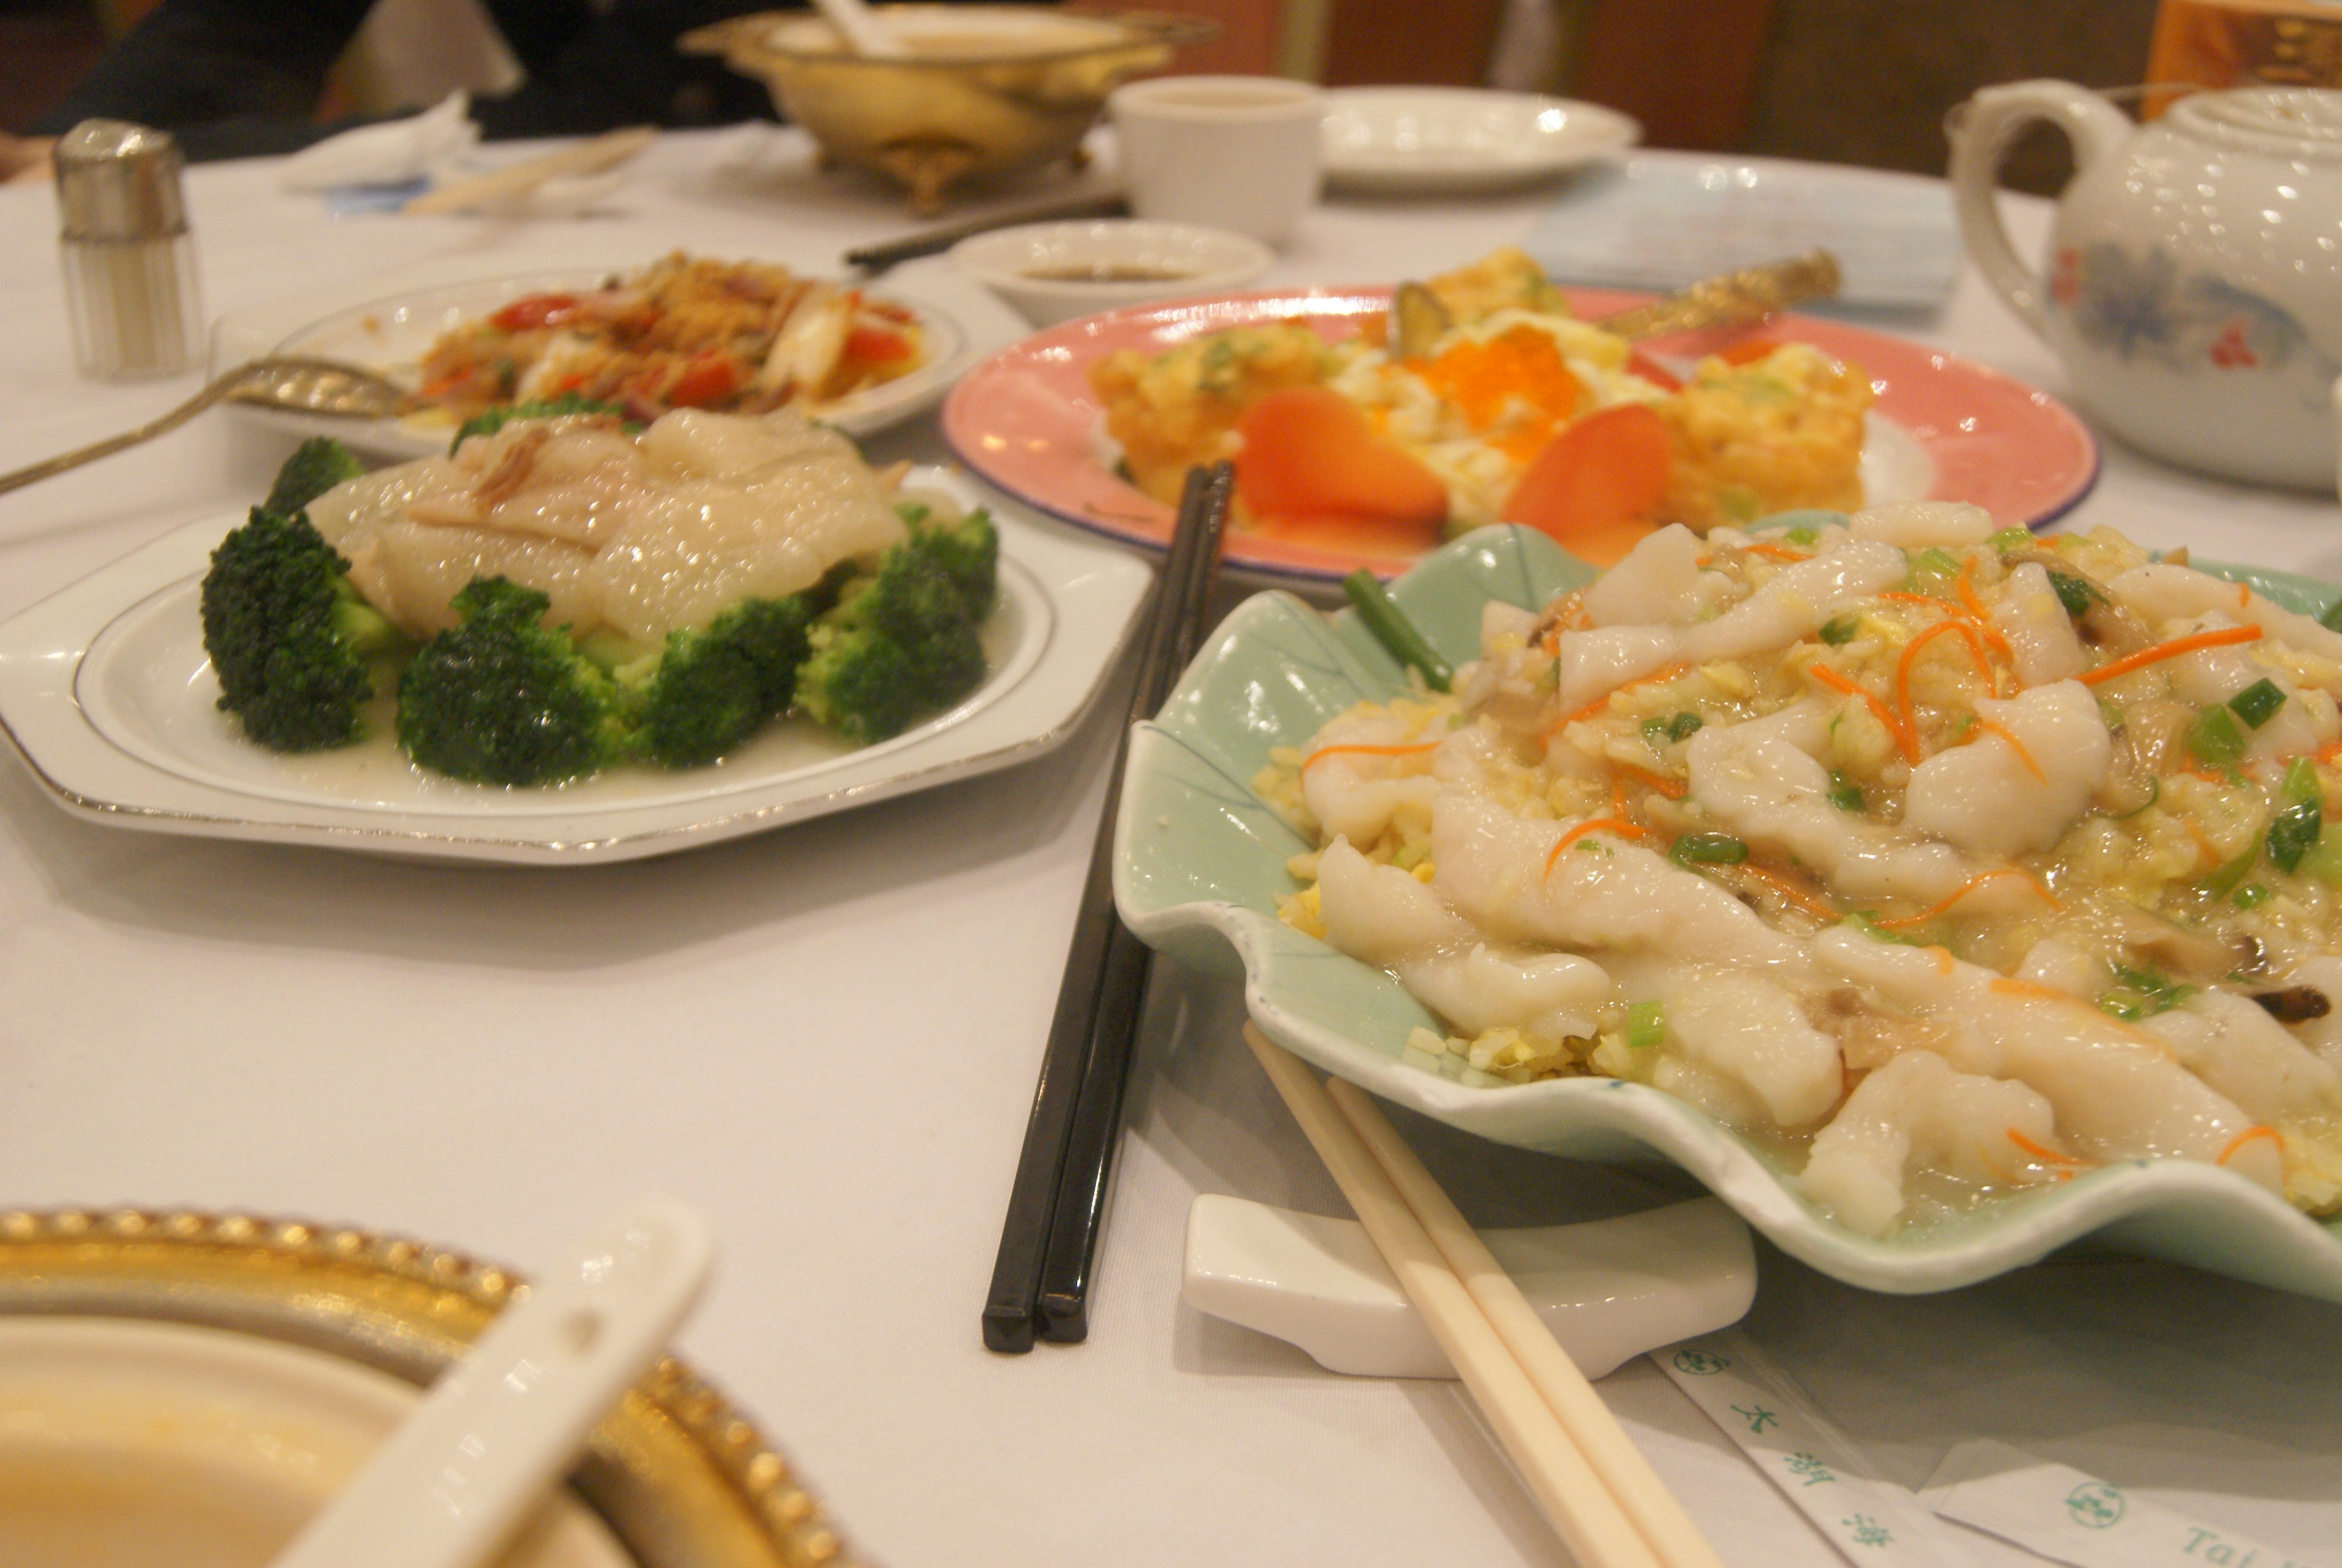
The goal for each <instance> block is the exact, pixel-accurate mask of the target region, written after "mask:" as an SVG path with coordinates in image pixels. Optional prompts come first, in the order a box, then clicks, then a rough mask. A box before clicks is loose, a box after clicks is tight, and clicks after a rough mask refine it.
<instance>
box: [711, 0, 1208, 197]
mask: <svg viewBox="0 0 2342 1568" xmlns="http://www.w3.org/2000/svg"><path fill="white" fill-rule="evenodd" d="M875 9H876V12H877V14H878V15H879V16H880V18H881V19H882V20H883V22H884V24H885V25H886V26H887V27H888V28H889V29H890V30H891V31H892V32H893V33H894V34H895V35H896V37H898V38H900V39H901V40H902V42H903V43H904V45H906V47H907V48H908V49H909V51H910V53H909V54H908V55H906V56H902V57H888V58H882V57H878V56H874V55H856V54H854V53H852V52H851V51H850V50H849V49H848V48H847V47H846V41H845V39H844V38H843V37H842V36H841V35H839V34H838V32H837V31H836V29H835V28H833V27H832V26H831V25H829V24H828V23H827V22H825V21H823V20H822V19H821V18H819V17H818V16H812V15H806V14H804V13H801V12H781V11H767V12H759V13H756V14H755V15H746V16H737V17H734V18H733V19H731V20H730V21H726V22H719V23H717V24H716V25H713V26H708V27H702V28H699V29H697V30H696V31H695V32H691V33H686V34H685V35H683V38H682V40H681V44H682V47H683V48H684V49H685V50H686V51H688V52H690V53H694V54H700V55H721V56H723V58H724V60H725V62H726V64H728V65H730V66H731V67H732V68H733V69H734V70H736V71H739V72H741V73H743V74H744V75H750V76H755V77H757V78H759V79H760V80H762V81H763V82H764V83H765V84H766V86H767V87H769V88H770V89H771V90H772V95H773V101H774V103H776V105H779V106H780V109H781V112H782V113H783V114H784V115H786V116H787V117H788V118H789V119H791V120H794V121H795V122H796V123H797V124H798V125H803V126H804V127H805V128H806V131H807V132H808V133H810V134H811V135H812V136H813V138H814V140H815V141H816V143H817V144H819V145H820V148H821V155H822V157H823V160H824V161H825V162H826V163H828V164H835V165H845V166H846V167H849V168H858V169H865V170H868V171H870V172H871V173H874V174H876V175H882V176H884V177H886V178H887V179H891V180H893V181H895V182H896V183H897V184H899V185H903V186H904V187H905V188H906V190H908V191H909V193H910V197H911V208H912V210H913V211H914V212H918V213H932V212H934V211H936V210H937V209H938V208H939V207H941V205H943V201H944V196H945V194H946V192H947V191H948V190H950V189H951V188H952V187H953V186H956V185H959V184H961V183H963V182H966V181H973V180H980V179H984V178H987V177H990V176H995V175H1007V174H1015V173H1016V172H1018V171H1020V170H1025V169H1036V168H1040V167H1042V166H1043V165H1048V164H1052V163H1056V162H1057V161H1059V160H1066V161H1069V162H1070V163H1072V164H1073V165H1075V166H1076V167H1078V166H1080V165H1081V164H1082V163H1083V161H1084V160H1083V157H1082V153H1081V141H1082V135H1083V133H1085V132H1086V131H1087V130H1088V129H1089V128H1090V126H1091V125H1093V124H1094V123H1096V119H1097V116H1098V113H1099V111H1100V110H1101V109H1103V108H1104V107H1105V106H1106V95H1107V94H1108V93H1110V92H1112V91H1113V90H1114V88H1115V87H1116V85H1118V84H1120V83H1121V82H1123V81H1124V80H1126V78H1128V77H1131V76H1134V75H1138V74H1139V73H1140V72H1143V71H1154V70H1159V69H1161V68H1162V67H1163V66H1165V65H1169V64H1170V63H1171V58H1172V55H1173V54H1174V53H1175V52H1176V50H1177V49H1178V48H1179V47H1180V46H1181V45H1187V44H1200V43H1202V42H1204V41H1205V40H1206V39H1208V38H1211V37H1213V36H1214V35H1216V34H1217V33H1218V31H1219V27H1218V25H1217V24H1216V23H1212V22H1206V21H1200V20H1198V19H1196V18H1194V17H1189V16H1163V15H1148V14H1146V13H1144V12H1127V13H1124V14H1122V15H1072V14H1069V13H1067V12H1066V11H1063V10H1060V9H1059V8H1057V7H1056V6H1053V5H881V6H877V7H875Z"/></svg>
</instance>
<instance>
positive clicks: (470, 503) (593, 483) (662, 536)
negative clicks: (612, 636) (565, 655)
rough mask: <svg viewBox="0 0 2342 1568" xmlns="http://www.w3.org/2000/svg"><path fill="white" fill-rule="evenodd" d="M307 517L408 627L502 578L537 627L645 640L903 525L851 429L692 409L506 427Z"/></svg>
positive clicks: (899, 531)
mask: <svg viewBox="0 0 2342 1568" xmlns="http://www.w3.org/2000/svg"><path fill="white" fill-rule="evenodd" d="M309 519H310V521H311V522H312V523H314V524H315V525H316V527H317V531H318V532H319V533H320V534H324V535H325V538H326V539H327V541H329V542H330V543H332V544H334V545H335V547H336V548H338V549H339V550H340V551H341V552H342V554H345V555H346V556H348V557H349V559H350V562H351V573H350V575H351V581H352V583H353V584H355V586H356V587H357V589H358V591H359V592H360V593H362V594H365V597H366V599H367V601H368V602H369V603H371V604H374V605H375V608H377V609H379V610H381V611H382V612H383V614H385V615H387V616H388V617H389V618H390V619H391V620H392V621H393V622H395V623H396V624H398V626H399V627H400V628H401V629H402V630H404V631H405V632H407V633H408V634H411V635H414V636H417V637H425V636H429V635H430V634H432V633H434V632H435V631H439V630H441V629H443V628H444V627H445V626H447V625H450V624H453V623H454V620H455V616H454V614H453V613H452V612H451V611H449V610H448V609H447V600H448V598H449V597H450V596H451V595H452V594H454V593H455V591H456V590H457V589H460V588H461V587H462V586H463V585H464V584H465V583H467V582H469V581H471V579H472V578H473V577H475V576H481V575H497V574H501V575H503V576H506V577H509V578H511V579H512V580H513V581H514V582H515V583H519V584H523V585H524V586H526V587H531V588H535V589H537V590H539V591H540V592H542V593H545V594H548V595H550V596H551V597H552V599H553V601H554V604H553V608H552V610H551V611H549V612H548V613H547V615H546V620H547V622H548V624H555V625H567V626H568V627H570V628H571V629H572V630H573V631H575V632H576V633H578V634H581V635H583V634H588V633H592V632H596V631H602V630H610V631H615V632H617V633H619V634H623V635H625V636H626V637H629V638H631V639H633V640H635V641H636V642H638V643H644V644H651V643H656V642H658V641H660V640H662V639H663V638H664V637H665V636H666V634H667V633H669V632H671V631H676V630H678V629H681V628H684V627H689V626H697V625H702V624H706V622H707V621H709V620H710V619H712V618H713V617H714V616H715V615H716V614H718V613H719V612H721V611H722V610H723V609H725V608H726V606H727V605H729V604H733V603H735V602H736V601H737V600H740V599H743V598H748V597H756V598H774V599H776V598H781V597H784V596H786V595H787V594H794V593H796V592H798V591H800V590H802V589H806V588H809V587H811V586H813V585H814V584H816V583H817V582H819V581H820V580H821V578H822V576H823V574H826V572H827V571H828V570H829V569H830V568H831V567H832V566H834V565H836V564H837V563H839V562H840V561H845V560H848V559H853V558H856V557H866V556H870V555H875V554H879V553H881V552H883V551H885V550H886V548H887V547H888V546H890V545H892V544H896V542H897V541H899V540H901V539H902V538H903V537H904V536H905V533H906V530H905V527H904V524H903V522H902V519H901V518H899V517H897V516H896V514H895V511H894V508H893V506H892V505H891V504H890V497H889V495H888V494H887V490H886V485H885V484H883V483H882V482H881V481H880V480H879V478H878V476H877V475H876V474H874V473H872V472H871V470H870V469H869V467H868V466H867V465H866V464H864V463H863V461H862V458H861V455H860V454H858V453H857V452H856V451H855V449H854V447H853V444H851V443H850V442H848V441H847V440H846V438H845V437H844V436H842V435H839V434H836V433H835V432H832V431H828V430H824V429H822V428H820V427H819V426H817V425H814V424H809V423H808V422H806V420H805V419H804V418H802V417H801V416H799V415H797V414H791V413H787V412H781V413H776V414H766V415H763V416H761V417H756V418H750V417H746V416H742V415H736V414H708V413H705V412H703V411H701V410H697V409H678V410H676V412H674V413H672V414H666V415H665V416H664V417H662V418H661V419H660V420H658V422H657V423H656V424H653V425H652V426H651V427H650V428H649V429H648V430H646V431H644V432H643V433H642V434H641V435H640V436H639V437H638V438H636V437H629V436H627V435H626V434H624V433H623V432H622V431H619V430H617V429H616V428H615V427H614V426H613V424H611V422H610V421H609V420H608V419H607V418H604V417H596V416H584V417H573V418H566V419H556V420H529V421H519V422H515V423H514V424H507V425H505V427H504V428H503V429H502V430H500V431H497V432H496V433H495V434H493V435H489V436H484V437H475V438H474V439H472V440H470V441H466V442H465V444H464V445H463V448H462V450H461V451H459V452H457V453H455V454H454V455H452V456H444V457H425V458H423V459H420V460H418V461H416V462H414V463H407V464H399V465H398V466H396V467H395V468H386V469H384V470H382V471H381V472H379V473H376V474H367V475H365V477H363V478H360V479H355V480H352V481H351V482H350V483H348V484H344V485H341V486H339V487H337V488H336V489H335V490H333V491H331V492H329V493H327V494H325V495H322V496H320V497H318V498H317V500H316V501H315V502H313V503H311V504H310V507H309Z"/></svg>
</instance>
